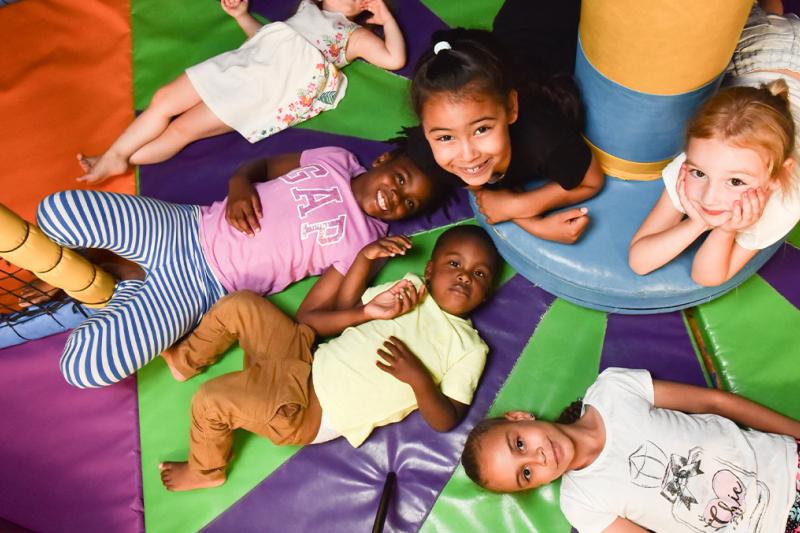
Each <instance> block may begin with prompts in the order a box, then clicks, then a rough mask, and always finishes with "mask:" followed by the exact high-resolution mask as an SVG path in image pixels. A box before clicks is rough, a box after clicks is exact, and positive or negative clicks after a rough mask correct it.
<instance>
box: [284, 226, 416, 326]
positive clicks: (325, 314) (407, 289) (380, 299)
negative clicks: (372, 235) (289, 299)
mask: <svg viewBox="0 0 800 533" xmlns="http://www.w3.org/2000/svg"><path fill="white" fill-rule="evenodd" d="M393 239H394V240H393ZM397 242H402V240H399V241H397V238H396V237H393V238H389V237H384V238H383V239H379V240H378V241H376V243H380V244H381V246H382V247H378V246H376V247H375V248H379V249H380V250H382V252H381V253H383V254H386V255H385V256H386V257H388V256H391V255H392V254H395V253H404V252H405V249H404V248H403V246H402V245H400V244H397ZM373 244H375V243H373ZM368 247H369V245H368V246H367V247H365V248H368ZM379 255H380V254H379V253H377V252H376V258H377V257H379ZM353 266H355V267H356V270H353V267H352V266H351V268H350V270H348V272H347V276H342V274H341V273H339V272H338V271H337V270H336V269H335V268H333V267H329V268H328V269H327V270H326V271H325V273H324V274H323V275H322V277H320V279H319V280H318V281H317V282H316V283H315V284H314V286H313V287H312V288H311V290H310V291H309V293H308V295H307V296H306V297H305V299H304V300H303V303H301V304H300V307H299V308H298V309H297V314H296V318H297V321H298V322H301V323H303V324H307V325H309V326H311V327H312V328H314V330H315V331H316V332H317V334H319V335H321V336H330V335H336V334H338V333H341V332H342V331H344V330H345V329H347V328H348V327H350V326H357V325H359V324H363V323H364V322H367V321H368V320H375V319H383V320H388V319H391V318H395V317H397V316H400V315H402V314H405V313H407V312H409V311H411V310H412V309H414V307H416V305H417V303H418V302H419V300H420V298H421V297H422V295H423V294H424V292H425V291H424V286H423V287H420V290H419V291H417V289H416V288H415V287H414V285H413V284H412V283H411V282H410V281H408V280H400V281H398V282H397V283H395V284H394V285H393V286H392V287H390V288H389V289H387V290H385V291H383V292H382V293H380V294H378V295H377V296H375V297H374V298H373V299H372V300H370V301H369V302H368V303H367V304H366V305H364V304H362V303H361V299H360V296H361V293H363V289H362V290H361V293H359V294H358V295H357V296H355V297H352V294H354V293H355V291H357V288H358V287H359V286H361V287H363V286H364V285H365V284H366V280H367V278H368V277H369V275H370V268H369V266H366V268H363V264H362V265H361V266H359V265H358V264H356V263H355V262H354V264H353ZM351 291H352V292H351ZM340 293H345V294H342V295H341V299H342V300H343V301H345V300H347V301H349V302H350V303H349V305H340V304H339V299H340ZM345 304H347V302H345Z"/></svg>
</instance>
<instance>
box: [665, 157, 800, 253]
mask: <svg viewBox="0 0 800 533" xmlns="http://www.w3.org/2000/svg"><path fill="white" fill-rule="evenodd" d="M684 161H686V154H685V153H681V154H680V155H678V156H677V157H676V158H675V159H673V160H672V161H671V162H670V164H669V165H667V166H666V167H664V172H663V178H664V188H665V189H666V190H667V194H669V198H670V200H672V205H673V206H675V209H677V210H678V211H680V212H681V213H686V211H685V210H684V209H683V206H682V205H681V200H680V197H679V196H678V176H679V175H680V171H681V165H682V164H683V162H684ZM798 220H800V190H795V191H794V192H792V193H790V194H788V195H787V194H784V193H783V192H782V191H781V190H780V189H778V190H776V191H774V192H773V193H772V194H771V195H770V197H769V199H768V200H767V205H766V206H764V213H763V214H762V215H761V218H760V219H758V221H756V223H755V224H753V225H752V226H750V227H747V228H744V229H741V230H739V231H737V232H736V243H737V244H738V245H739V246H741V247H742V248H745V249H747V250H762V249H764V248H767V247H768V246H770V245H772V244H774V243H776V242H778V241H779V240H781V239H782V238H783V237H785V236H786V234H787V233H789V232H790V231H792V228H794V226H795V224H797V222H798Z"/></svg>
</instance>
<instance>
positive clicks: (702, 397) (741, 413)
mask: <svg viewBox="0 0 800 533" xmlns="http://www.w3.org/2000/svg"><path fill="white" fill-rule="evenodd" d="M653 393H654V396H655V401H654V403H655V406H656V407H662V408H664V409H673V410H675V411H683V412H685V413H710V414H715V415H720V416H724V417H725V418H728V419H730V420H732V421H734V422H736V423H737V424H739V425H742V426H747V427H749V428H752V429H757V430H759V431H765V432H767V433H778V434H780V435H789V436H791V437H794V438H796V439H798V438H800V422H798V421H797V420H793V419H791V418H789V417H787V416H783V415H782V414H780V413H776V412H775V411H773V410H772V409H769V408H768V407H764V406H763V405H760V404H757V403H755V402H753V401H751V400H748V399H747V398H743V397H742V396H738V395H736V394H733V393H730V392H725V391H721V390H717V389H708V388H705V387H695V386H693V385H686V384H684V383H675V382H672V381H660V380H657V379H654V380H653Z"/></svg>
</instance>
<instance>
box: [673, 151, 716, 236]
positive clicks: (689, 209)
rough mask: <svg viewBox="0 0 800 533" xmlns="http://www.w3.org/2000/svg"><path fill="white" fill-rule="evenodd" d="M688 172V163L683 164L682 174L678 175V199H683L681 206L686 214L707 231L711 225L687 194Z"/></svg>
mask: <svg viewBox="0 0 800 533" xmlns="http://www.w3.org/2000/svg"><path fill="white" fill-rule="evenodd" d="M686 173H687V170H686V165H682V166H681V171H680V174H679V175H678V183H677V184H676V188H677V190H678V199H679V200H680V201H681V206H683V211H684V212H685V213H686V216H687V217H689V219H690V220H691V221H692V222H694V223H695V224H697V225H698V226H701V227H702V228H703V231H705V230H707V229H710V228H711V226H710V225H709V224H708V222H706V219H705V218H703V215H701V214H700V211H698V210H697V208H696V207H695V206H694V204H693V203H692V201H691V200H689V196H688V195H687V194H686Z"/></svg>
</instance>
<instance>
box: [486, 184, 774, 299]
mask: <svg viewBox="0 0 800 533" xmlns="http://www.w3.org/2000/svg"><path fill="white" fill-rule="evenodd" d="M534 185H535V186H537V187H538V186H541V183H536V184H534ZM663 189H664V186H663V183H662V181H661V180H655V181H650V182H641V181H638V182H637V181H623V180H618V179H614V178H608V179H607V181H606V186H605V189H604V190H603V191H602V192H601V193H600V194H599V195H597V196H596V197H594V198H592V199H591V200H588V201H586V202H582V203H581V204H580V205H581V206H586V207H588V208H589V216H590V217H591V222H590V224H589V227H588V228H587V229H586V231H585V232H584V234H583V236H582V237H581V239H580V240H579V241H578V242H577V243H576V244H571V245H570V244H560V243H555V242H551V241H545V240H542V239H539V238H537V237H534V236H533V235H531V234H529V233H528V232H526V231H525V230H523V229H522V228H520V227H519V226H517V225H516V224H514V223H513V222H504V223H501V224H496V225H494V226H491V225H489V224H487V223H486V221H485V219H484V218H483V217H482V216H481V215H480V212H479V211H478V209H477V206H476V204H475V199H474V197H472V196H470V202H471V204H472V208H473V211H474V212H475V214H476V218H477V219H478V222H479V223H480V224H481V225H482V226H483V227H484V228H486V229H487V230H488V231H489V234H490V235H491V236H492V239H493V240H494V242H495V244H496V245H497V248H498V250H499V251H500V253H501V254H502V255H503V257H504V258H505V259H506V261H508V263H509V264H510V265H511V266H512V267H514V268H515V269H516V270H517V272H519V273H520V274H522V275H523V276H525V277H526V278H527V279H529V280H530V281H531V282H533V283H535V284H536V285H539V286H541V287H542V288H543V289H545V290H547V291H548V292H551V293H553V294H555V295H556V296H560V297H562V298H564V299H565V300H569V301H571V302H574V303H576V304H578V305H582V306H584V307H589V308H592V309H599V310H602V311H608V312H612V313H624V314H649V313H663V312H667V311H673V310H677V309H683V308H686V307H691V306H694V305H698V304H700V303H703V302H707V301H709V300H711V299H714V298H717V297H718V296H721V295H722V294H724V293H725V292H727V291H729V290H731V289H732V288H734V287H736V286H737V285H739V284H740V283H742V282H743V281H744V280H745V279H747V278H748V277H750V276H751V275H752V274H753V273H755V272H756V271H757V270H758V269H759V268H760V267H761V266H762V265H763V264H764V263H765V262H766V261H767V260H768V259H769V258H770V257H771V256H772V254H774V253H775V252H776V251H777V250H778V248H779V247H780V245H781V243H780V242H778V243H777V244H775V245H773V246H771V247H769V248H767V249H764V250H761V251H760V252H759V253H758V254H757V255H756V256H755V257H754V258H753V259H752V260H751V261H750V262H749V263H748V264H747V265H745V267H744V268H742V270H741V271H740V272H739V273H738V274H736V275H735V276H734V277H733V278H731V279H730V280H729V281H728V282H727V283H725V284H723V285H721V286H719V287H702V286H700V285H697V284H696V283H694V282H693V281H692V279H691V264H692V258H693V257H694V253H695V251H696V250H697V247H698V246H699V243H695V245H694V246H692V247H690V248H689V249H687V250H686V251H684V253H683V254H681V255H680V256H679V257H678V258H677V259H675V260H673V261H672V262H670V263H668V264H667V265H665V266H663V267H662V268H660V269H658V270H656V271H655V272H651V273H650V274H648V275H646V276H639V275H637V274H635V273H634V272H633V271H632V270H631V269H630V268H629V267H628V244H629V243H630V240H631V237H633V234H634V233H635V232H636V230H637V229H638V228H639V226H640V225H641V223H642V221H644V219H645V217H646V216H647V214H648V213H649V212H650V209H651V208H652V207H653V205H654V204H655V202H656V200H658V197H659V195H660V194H661V191H662V190H663Z"/></svg>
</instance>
